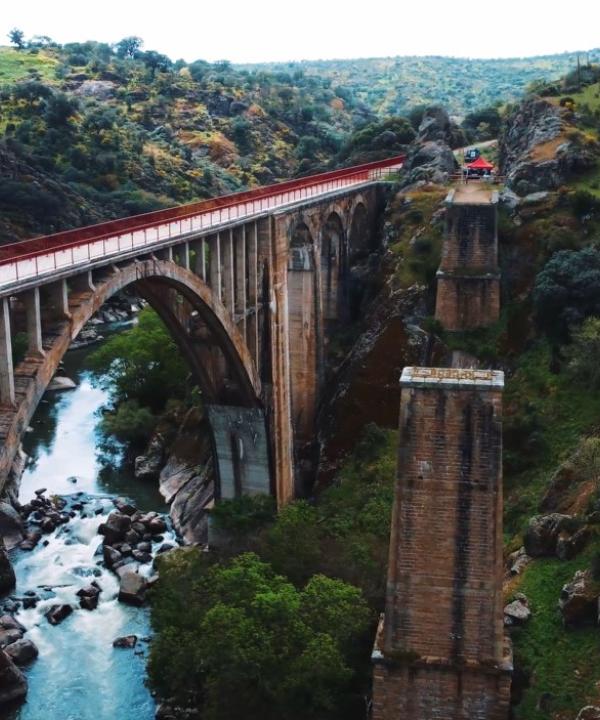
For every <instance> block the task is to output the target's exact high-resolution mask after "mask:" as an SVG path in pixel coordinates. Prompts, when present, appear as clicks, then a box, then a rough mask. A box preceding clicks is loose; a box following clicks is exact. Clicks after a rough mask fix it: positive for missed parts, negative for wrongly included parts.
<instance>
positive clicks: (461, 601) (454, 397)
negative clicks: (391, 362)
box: [373, 368, 510, 720]
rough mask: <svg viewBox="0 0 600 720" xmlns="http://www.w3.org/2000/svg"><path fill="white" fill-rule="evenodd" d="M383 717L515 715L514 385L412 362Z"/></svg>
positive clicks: (382, 651)
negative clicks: (505, 548) (510, 538)
mask: <svg viewBox="0 0 600 720" xmlns="http://www.w3.org/2000/svg"><path fill="white" fill-rule="evenodd" d="M401 385H402V399H401V412H400V451H399V459H398V479H397V483H396V491H395V492H396V494H395V501H394V511H393V516H392V534H391V539H390V558H389V567H388V583H387V596H386V610H385V620H384V623H383V626H382V633H381V638H380V641H379V648H376V651H375V652H374V659H375V660H376V663H377V664H376V668H375V676H374V688H373V696H374V707H375V710H374V714H373V717H374V718H375V720H395V719H396V718H402V720H437V719H438V718H439V719H440V720H441V719H442V718H443V719H444V720H463V719H464V720H466V719H467V718H469V719H470V720H474V719H480V720H496V718H497V719H498V720H500V718H502V720H505V719H506V717H507V712H508V710H507V708H508V688H509V687H510V673H509V664H507V661H506V657H505V655H506V652H505V643H504V631H503V619H502V471H501V453H502V428H501V416H502V387H503V374H502V373H501V372H496V371H488V370H469V369H467V370H453V369H436V368H405V369H404V372H403V374H402V381H401Z"/></svg>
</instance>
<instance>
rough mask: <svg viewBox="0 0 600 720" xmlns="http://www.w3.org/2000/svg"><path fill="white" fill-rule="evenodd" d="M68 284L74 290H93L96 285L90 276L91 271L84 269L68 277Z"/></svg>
mask: <svg viewBox="0 0 600 720" xmlns="http://www.w3.org/2000/svg"><path fill="white" fill-rule="evenodd" d="M69 286H70V287H71V289H72V290H73V291H74V292H94V290H95V289H96V286H95V285H94V279H93V278H92V271H91V270H86V271H85V272H83V273H81V274H79V275H74V276H73V277H71V278H69Z"/></svg>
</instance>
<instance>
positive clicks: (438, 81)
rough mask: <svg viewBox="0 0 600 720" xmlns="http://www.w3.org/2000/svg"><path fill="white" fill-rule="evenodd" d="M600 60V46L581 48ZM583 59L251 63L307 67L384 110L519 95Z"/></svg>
mask: <svg viewBox="0 0 600 720" xmlns="http://www.w3.org/2000/svg"><path fill="white" fill-rule="evenodd" d="M588 60H589V61H590V62H598V61H599V60H600V49H598V48H596V49H594V50H590V51H589V52H588V53H581V61H582V62H584V61H585V62H587V61H588ZM576 63H577V53H562V54H558V55H545V56H540V57H531V58H511V59H500V60H479V59H469V58H448V57H391V58H369V59H364V60H317V61H305V62H299V63H286V64H280V63H266V64H264V65H246V66H243V67H244V68H246V69H251V70H255V71H256V70H261V69H264V70H267V71H269V72H284V71H287V72H288V73H297V72H304V73H305V74H306V75H309V76H311V77H322V78H326V79H329V80H330V81H331V84H332V86H333V87H334V88H335V89H336V91H337V92H339V94H340V95H341V96H342V97H343V96H344V95H345V94H349V95H352V96H353V97H354V98H356V99H358V100H360V101H361V102H364V103H365V104H366V105H367V106H368V107H369V108H370V109H371V110H373V111H374V112H376V113H377V114H380V115H386V114H387V115H398V114H404V113H406V112H407V111H408V110H410V109H411V108H412V107H414V106H415V105H419V104H421V103H432V102H433V103H439V104H440V105H444V106H445V107H446V108H447V109H448V111H449V112H450V113H451V114H455V115H465V114H466V113H468V112H471V111H473V110H475V109H477V108H481V107H484V106H486V105H493V104H495V103H505V102H507V101H513V100H516V99H518V98H519V97H520V96H521V95H522V94H523V92H524V91H525V89H526V88H527V86H528V85H529V84H530V83H532V82H534V81H536V80H542V79H543V80H554V79H557V78H559V77H562V76H563V75H565V74H566V73H567V72H568V71H569V70H571V69H572V68H573V67H574V65H576Z"/></svg>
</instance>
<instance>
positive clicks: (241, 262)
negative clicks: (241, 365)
mask: <svg viewBox="0 0 600 720" xmlns="http://www.w3.org/2000/svg"><path fill="white" fill-rule="evenodd" d="M234 314H237V315H239V317H240V324H239V325H238V327H239V328H240V332H241V333H242V335H243V337H244V340H245V341H246V344H247V343H248V337H247V333H246V226H245V225H242V227H241V229H240V233H239V237H238V238H237V239H236V242H235V313H234Z"/></svg>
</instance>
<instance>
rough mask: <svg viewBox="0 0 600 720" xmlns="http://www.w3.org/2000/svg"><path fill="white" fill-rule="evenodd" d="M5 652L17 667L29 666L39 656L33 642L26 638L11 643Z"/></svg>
mask: <svg viewBox="0 0 600 720" xmlns="http://www.w3.org/2000/svg"><path fill="white" fill-rule="evenodd" d="M5 651H6V654H7V655H8V656H9V657H10V658H11V660H12V661H13V662H14V663H15V665H18V666H19V667H23V666H24V665H28V664H29V663H30V662H33V661H34V660H35V659H36V657H37V656H38V649H37V647H36V646H35V645H34V643H32V642H31V640H27V639H26V638H21V639H20V640H16V641H15V642H14V643H11V644H10V645H8V646H7V647H6V650H5Z"/></svg>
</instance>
